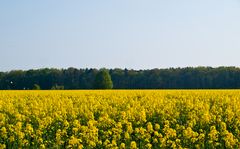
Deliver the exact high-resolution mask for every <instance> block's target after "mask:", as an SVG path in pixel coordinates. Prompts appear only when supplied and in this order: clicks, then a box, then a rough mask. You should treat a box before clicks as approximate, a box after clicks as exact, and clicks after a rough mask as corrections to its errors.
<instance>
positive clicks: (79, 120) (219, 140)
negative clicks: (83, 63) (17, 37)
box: [0, 90, 240, 149]
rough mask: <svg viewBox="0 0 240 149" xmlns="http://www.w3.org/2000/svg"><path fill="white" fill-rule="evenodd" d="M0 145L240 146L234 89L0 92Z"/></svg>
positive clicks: (239, 98)
mask: <svg viewBox="0 0 240 149" xmlns="http://www.w3.org/2000/svg"><path fill="white" fill-rule="evenodd" d="M0 148H132V149H134V148H240V91H239V90H219V91H218V90H200V91H197V90H191V91H189V90H186V91H183V90H182V91H181V90H167V91H157V90H156V91H154V90H150V91H142V90H139V91H133V90H130V91H0Z"/></svg>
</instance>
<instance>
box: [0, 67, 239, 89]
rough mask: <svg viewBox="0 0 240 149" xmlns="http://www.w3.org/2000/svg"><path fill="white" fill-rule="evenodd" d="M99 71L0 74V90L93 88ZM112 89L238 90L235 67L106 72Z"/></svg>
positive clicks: (74, 69) (78, 70) (71, 70)
mask: <svg viewBox="0 0 240 149" xmlns="http://www.w3.org/2000/svg"><path fill="white" fill-rule="evenodd" d="M100 70H101V69H92V68H91V69H89V68H86V69H77V68H72V67H70V68H67V69H55V68H42V69H31V70H12V71H8V72H0V89H1V90H24V89H26V90H27V89H36V86H37V89H43V90H49V89H94V80H95V78H96V75H97V74H98V73H99V71H100ZM106 70H107V71H108V72H109V74H110V76H111V80H112V82H113V89H239V88H240V68H238V67H217V68H213V67H185V68H166V69H149V70H133V69H119V68H115V69H106Z"/></svg>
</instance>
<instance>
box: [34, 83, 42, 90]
mask: <svg viewBox="0 0 240 149" xmlns="http://www.w3.org/2000/svg"><path fill="white" fill-rule="evenodd" d="M40 89H41V87H40V86H39V85H38V84H34V85H33V90H40Z"/></svg>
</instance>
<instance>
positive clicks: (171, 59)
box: [0, 0, 240, 71]
mask: <svg viewBox="0 0 240 149" xmlns="http://www.w3.org/2000/svg"><path fill="white" fill-rule="evenodd" d="M0 53H1V54H0V71H8V70H12V69H31V68H34V69H35V68H43V67H54V68H67V67H76V68H86V67H88V68H90V67H91V68H101V67H106V68H116V67H117V68H133V69H151V68H166V67H186V66H213V67H217V66H237V67H239V65H240V1H239V0H198V1H195V0H101V1H100V0H5V1H1V2H0Z"/></svg>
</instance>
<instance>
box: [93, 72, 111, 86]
mask: <svg viewBox="0 0 240 149" xmlns="http://www.w3.org/2000/svg"><path fill="white" fill-rule="evenodd" d="M93 86H94V88H95V89H112V88H113V83H112V79H111V76H110V74H109V72H108V71H107V70H106V69H101V70H100V71H99V72H98V73H97V75H96V77H95V81H94V85H93Z"/></svg>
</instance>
